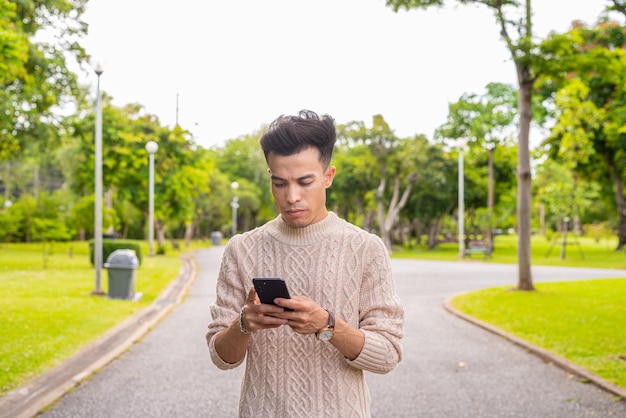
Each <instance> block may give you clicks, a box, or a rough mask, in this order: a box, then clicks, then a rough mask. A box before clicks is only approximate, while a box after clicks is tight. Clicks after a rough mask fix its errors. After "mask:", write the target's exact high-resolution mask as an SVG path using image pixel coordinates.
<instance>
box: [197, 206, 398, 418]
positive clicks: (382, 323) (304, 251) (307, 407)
mask: <svg viewBox="0 0 626 418" xmlns="http://www.w3.org/2000/svg"><path fill="white" fill-rule="evenodd" d="M253 277H282V278H284V279H285V281H286V282H287V286H288V287H289V291H290V293H291V294H292V295H304V296H308V297H309V298H311V299H312V300H314V301H315V302H317V303H318V304H320V305H321V306H322V307H324V308H326V309H329V310H330V311H332V312H334V314H335V316H336V317H338V318H341V319H343V320H344V321H346V322H348V323H349V324H350V325H352V326H353V327H355V328H359V329H360V330H361V331H362V332H363V333H364V334H365V344H364V346H363V349H362V351H361V353H360V354H359V356H358V357H357V358H356V359H354V360H353V361H350V360H348V359H346V358H344V357H343V356H342V355H341V353H339V351H337V349H335V347H333V346H332V345H331V344H329V343H324V342H321V341H318V340H317V338H316V337H315V335H313V334H311V335H300V334H297V333H296V332H294V331H293V330H292V329H291V328H289V327H288V326H283V327H280V328H276V329H271V330H263V331H257V332H254V333H253V334H252V337H251V339H250V343H249V346H248V352H247V359H246V370H245V376H244V380H243V383H242V386H241V396H240V401H239V416H240V417H263V418H271V417H276V418H286V417H298V418H300V417H316V418H319V417H341V418H347V417H368V416H370V395H369V389H368V387H367V384H366V382H365V376H364V373H363V371H364V370H366V371H371V372H374V373H387V372H389V371H390V370H392V369H393V368H394V367H395V365H396V364H397V363H398V362H399V361H400V359H401V356H402V350H401V346H400V339H401V338H402V336H403V324H404V310H403V308H402V304H401V302H400V299H399V298H398V296H397V295H396V292H395V290H394V283H393V277H392V272H391V268H390V262H389V257H388V255H387V250H386V249H385V246H384V244H383V243H382V241H381V240H380V239H379V238H378V237H377V236H375V235H373V234H370V233H367V232H365V231H363V230H362V229H360V228H358V227H356V226H354V225H352V224H350V223H348V222H346V221H344V220H342V219H340V218H339V217H337V216H336V215H335V214H334V213H332V212H330V213H329V214H328V216H327V217H326V218H325V219H323V220H322V221H320V222H317V223H315V224H313V225H310V226H308V227H306V228H301V229H294V228H291V227H289V226H288V225H287V224H286V223H285V222H284V221H283V220H282V219H281V217H280V216H279V217H278V218H276V219H274V220H272V221H270V222H268V223H267V224H265V225H264V226H262V227H259V228H256V229H254V230H252V231H249V232H246V233H244V234H241V235H237V236H235V237H233V238H232V239H231V240H230V242H229V243H228V245H227V247H226V249H225V252H224V257H223V259H222V265H221V268H220V273H219V277H218V283H217V300H216V302H215V303H214V304H213V305H212V306H211V315H212V318H213V320H212V321H211V323H210V324H209V332H208V333H207V342H208V345H209V350H210V353H211V358H212V360H213V362H214V363H215V365H216V366H217V367H219V368H220V369H232V368H234V367H237V366H239V365H240V364H241V363H243V361H241V362H239V363H237V364H229V363H225V362H224V361H223V360H222V359H221V358H220V357H219V355H218V354H217V352H216V351H215V346H214V339H213V337H214V336H215V334H217V333H218V332H220V331H222V330H224V329H226V328H227V327H228V326H230V325H231V324H232V323H233V321H234V320H235V319H236V317H237V316H238V314H239V309H240V308H241V306H242V305H243V304H244V303H245V300H246V295H247V292H248V290H249V289H250V287H251V286H252V278H253Z"/></svg>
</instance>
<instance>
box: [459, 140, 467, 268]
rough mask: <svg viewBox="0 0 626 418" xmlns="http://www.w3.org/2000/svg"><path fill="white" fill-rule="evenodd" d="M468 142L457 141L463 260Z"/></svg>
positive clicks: (463, 253) (461, 254) (462, 252)
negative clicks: (464, 173)
mask: <svg viewBox="0 0 626 418" xmlns="http://www.w3.org/2000/svg"><path fill="white" fill-rule="evenodd" d="M466 145H467V140H466V139H465V138H459V139H458V140H457V148H458V149H459V210H458V224H459V232H458V235H459V257H460V258H463V256H464V255H465V190H464V175H463V171H464V169H465V168H464V167H463V151H465V146H466Z"/></svg>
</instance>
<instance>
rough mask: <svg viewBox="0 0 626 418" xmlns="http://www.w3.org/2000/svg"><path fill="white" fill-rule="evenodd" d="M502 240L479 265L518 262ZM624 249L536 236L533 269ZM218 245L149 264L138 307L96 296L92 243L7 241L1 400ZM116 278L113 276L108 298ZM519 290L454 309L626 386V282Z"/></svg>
mask: <svg viewBox="0 0 626 418" xmlns="http://www.w3.org/2000/svg"><path fill="white" fill-rule="evenodd" d="M495 243H496V250H495V252H494V253H493V255H492V257H491V258H489V259H486V260H483V259H482V256H473V258H474V259H475V260H477V262H486V263H516V262H517V254H516V246H517V241H516V237H514V236H499V237H497V239H496V242H495ZM616 244H617V241H615V240H613V241H601V242H599V243H596V242H595V241H593V240H590V239H585V238H579V239H578V241H575V240H573V239H570V244H569V245H567V247H566V249H567V253H566V257H565V259H564V260H561V258H560V247H559V243H558V242H554V243H553V242H552V241H548V240H546V239H545V238H543V237H533V241H532V264H533V265H540V264H543V265H562V266H574V267H604V268H620V269H626V255H625V254H624V252H615V251H614V248H615V246H616ZM209 245H210V244H209V243H206V242H205V243H194V244H193V245H192V247H191V248H189V249H184V251H174V250H173V249H171V248H170V247H168V252H167V254H166V255H165V256H156V257H144V259H143V263H142V265H141V266H140V267H139V268H138V269H137V272H136V284H135V288H136V290H137V291H138V292H142V293H143V298H142V299H141V300H140V301H139V302H130V301H121V300H110V299H107V298H105V297H97V296H93V295H91V294H90V292H91V291H92V290H93V289H94V287H95V273H94V269H93V267H92V266H91V265H90V263H89V260H88V250H89V248H88V244H87V243H86V242H74V243H66V244H54V246H53V247H52V249H51V251H48V252H49V254H48V255H47V257H45V258H44V256H43V254H44V252H43V247H42V246H41V244H0V308H2V314H1V315H2V316H1V317H0V318H1V320H0V396H2V395H4V394H6V393H7V392H8V391H10V390H12V389H15V388H16V387H19V386H20V385H22V384H24V383H26V382H27V381H28V380H30V379H32V378H34V377H35V376H37V375H39V374H41V373H42V372H44V371H46V370H48V369H50V368H51V367H53V366H55V365H56V364H59V363H60V362H62V361H63V360H64V359H66V358H67V357H69V356H70V355H72V354H74V353H75V352H76V351H77V350H78V349H80V348H82V347H84V346H86V345H88V344H89V343H91V342H93V341H95V340H96V339H98V338H99V337H100V336H101V335H103V334H104V333H105V332H106V331H107V330H109V329H110V328H111V327H113V326H115V325H116V324H118V323H119V322H121V321H122V320H124V319H125V318H127V317H129V316H131V315H133V314H134V313H137V312H138V311H140V310H141V309H143V308H145V307H147V306H148V305H149V304H150V303H152V302H153V301H154V300H155V299H156V298H157V297H158V295H159V294H160V293H161V292H162V291H163V290H164V289H165V288H166V287H167V285H168V284H169V283H170V282H171V281H172V280H173V279H174V278H176V277H177V275H178V273H179V270H180V267H181V261H180V258H179V257H180V255H182V253H183V252H187V251H192V250H194V249H197V248H202V247H207V246H209ZM579 245H580V247H579ZM551 246H552V248H551ZM147 252H148V251H147V244H146V243H142V253H143V254H147ZM392 257H394V258H395V257H404V258H416V259H431V260H447V261H457V260H458V246H457V244H454V243H452V244H442V245H440V246H439V247H438V248H437V249H435V250H428V249H426V248H425V247H424V246H413V247H412V248H410V249H409V248H406V249H403V250H402V251H397V252H394V253H393V255H392ZM479 260H480V261H479ZM624 277H626V270H625V271H624ZM107 281H108V274H107V271H106V269H103V271H102V288H103V290H105V291H106V290H107ZM514 285H515V283H511V286H508V287H507V288H506V289H503V288H500V289H487V290H482V291H478V292H473V293H469V294H466V295H462V296H460V297H458V298H456V299H455V300H454V301H453V304H454V306H455V307H456V308H457V309H459V310H461V311H463V312H466V313H467V314H469V315H472V316H475V317H477V318H480V319H482V320H484V321H486V322H490V323H492V324H494V325H496V326H498V327H500V328H502V329H504V330H506V331H508V332H511V333H513V334H515V335H517V336H519V337H521V338H524V339H526V340H528V341H530V342H532V343H534V344H536V345H539V346H542V347H544V348H546V349H548V350H551V351H553V352H555V353H558V354H560V355H562V356H563V357H565V358H568V359H569V360H571V361H573V362H575V363H577V364H579V365H581V366H583V367H585V368H587V369H588V370H590V371H592V372H594V373H596V374H598V375H600V376H602V377H604V378H605V379H607V380H609V381H611V382H613V383H615V384H617V385H620V386H622V387H626V361H624V360H623V359H622V357H621V356H622V355H626V346H625V344H626V338H623V337H621V335H622V334H623V333H622V332H621V326H622V323H623V322H624V320H625V319H626V318H625V316H626V314H625V312H626V310H625V309H624V306H626V279H624V280H615V279H613V280H594V281H577V282H572V283H550V284H543V283H541V284H536V287H537V289H538V290H537V291H536V292H510V291H508V290H509V289H510V288H511V287H513V286H514Z"/></svg>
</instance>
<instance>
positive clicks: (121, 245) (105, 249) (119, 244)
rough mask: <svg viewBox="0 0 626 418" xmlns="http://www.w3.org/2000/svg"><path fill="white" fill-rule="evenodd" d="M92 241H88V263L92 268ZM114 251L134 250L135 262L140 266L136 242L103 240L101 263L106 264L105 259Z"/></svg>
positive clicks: (139, 254) (139, 253) (138, 247)
mask: <svg viewBox="0 0 626 418" xmlns="http://www.w3.org/2000/svg"><path fill="white" fill-rule="evenodd" d="M93 245H94V243H93V239H91V240H89V261H90V262H91V265H92V266H93ZM115 250H134V251H135V255H136V256H137V260H138V262H139V265H141V246H140V245H139V243H138V242H136V241H132V240H123V239H119V240H112V239H104V240H102V263H106V261H107V258H109V256H110V255H111V253H112V252H113V251H115Z"/></svg>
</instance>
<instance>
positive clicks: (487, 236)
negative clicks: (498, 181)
mask: <svg viewBox="0 0 626 418" xmlns="http://www.w3.org/2000/svg"><path fill="white" fill-rule="evenodd" d="M494 150H495V145H493V146H492V147H490V148H489V154H488V155H489V159H488V170H489V176H488V177H489V178H488V184H487V212H488V213H487V216H488V217H489V222H488V228H489V230H488V231H487V233H486V234H485V239H486V240H487V245H488V248H489V252H490V253H492V252H493V204H494V200H495V199H494V194H495V193H494V182H495V180H494V177H495V175H494V169H493V154H494Z"/></svg>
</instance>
